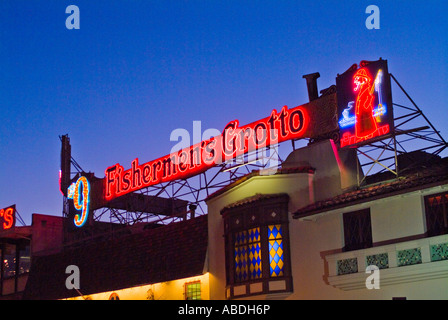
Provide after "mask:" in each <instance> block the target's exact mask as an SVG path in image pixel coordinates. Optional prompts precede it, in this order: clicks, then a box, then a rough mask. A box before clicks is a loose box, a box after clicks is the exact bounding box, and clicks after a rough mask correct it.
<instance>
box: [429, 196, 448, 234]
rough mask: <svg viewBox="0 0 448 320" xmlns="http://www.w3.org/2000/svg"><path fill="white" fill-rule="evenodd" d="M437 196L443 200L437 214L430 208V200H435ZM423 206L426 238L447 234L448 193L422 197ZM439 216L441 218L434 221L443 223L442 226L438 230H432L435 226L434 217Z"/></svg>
mask: <svg viewBox="0 0 448 320" xmlns="http://www.w3.org/2000/svg"><path fill="white" fill-rule="evenodd" d="M438 196H441V197H442V198H445V201H443V202H442V203H441V206H442V208H441V212H439V213H437V212H434V211H433V210H432V209H431V207H432V205H431V203H430V199H431V198H436V197H438ZM423 199H424V204H425V226H426V234H427V236H428V237H435V236H439V235H444V234H448V191H445V192H440V193H434V194H430V195H427V196H424V198H423ZM438 214H440V215H441V217H438V218H436V219H437V220H436V221H439V220H440V219H441V220H442V221H443V223H444V226H442V227H439V228H434V225H435V224H436V223H435V222H434V221H429V220H434V219H435V216H436V215H438Z"/></svg>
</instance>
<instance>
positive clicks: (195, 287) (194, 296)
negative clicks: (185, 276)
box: [185, 281, 201, 300]
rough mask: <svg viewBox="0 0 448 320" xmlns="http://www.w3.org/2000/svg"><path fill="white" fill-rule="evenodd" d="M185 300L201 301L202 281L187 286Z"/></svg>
mask: <svg viewBox="0 0 448 320" xmlns="http://www.w3.org/2000/svg"><path fill="white" fill-rule="evenodd" d="M185 300H201V282H200V281H196V282H189V283H186V284H185Z"/></svg>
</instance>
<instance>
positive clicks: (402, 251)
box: [325, 235, 448, 289]
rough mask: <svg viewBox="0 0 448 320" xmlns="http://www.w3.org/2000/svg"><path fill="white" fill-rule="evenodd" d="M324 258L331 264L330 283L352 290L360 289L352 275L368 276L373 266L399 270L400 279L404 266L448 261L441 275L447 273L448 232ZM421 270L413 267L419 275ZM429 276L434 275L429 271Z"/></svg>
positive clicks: (395, 275) (381, 268) (444, 263)
mask: <svg viewBox="0 0 448 320" xmlns="http://www.w3.org/2000/svg"><path fill="white" fill-rule="evenodd" d="M325 260H326V261H327V263H328V280H329V282H330V284H333V285H335V286H336V287H341V288H343V289H348V288H351V286H353V288H352V289H355V288H359V287H360V285H359V284H356V285H355V284H354V282H353V281H352V280H353V279H354V277H353V276H352V277H350V276H351V275H360V274H362V275H363V278H365V272H366V268H367V267H368V266H371V265H374V266H376V267H377V268H378V269H380V270H382V271H383V270H385V269H386V270H392V269H393V270H395V271H397V272H394V273H393V274H394V277H396V278H398V272H399V271H400V270H401V271H404V270H405V269H407V268H404V267H407V266H412V265H425V264H429V263H431V266H433V265H434V263H438V262H441V261H444V260H447V261H444V262H443V266H442V269H443V270H442V269H440V268H439V269H437V272H438V275H439V276H440V272H442V273H443V274H444V273H445V272H447V273H448V268H447V266H448V235H441V236H436V237H431V238H423V239H419V240H413V241H406V242H400V243H396V244H391V245H384V246H379V247H372V248H368V249H362V250H356V251H350V252H343V253H338V254H333V255H328V256H326V257H325ZM439 265H440V263H439ZM445 269H446V270H445ZM407 270H409V269H407ZM419 270H420V269H419ZM419 270H413V272H414V273H416V274H417V273H420V271H419ZM422 272H423V270H422ZM426 273H427V272H426ZM419 276H421V275H419ZM390 277H392V274H391V276H390ZM427 277H428V278H429V277H431V275H430V274H429V273H427ZM345 280H347V281H345ZM397 281H398V280H397ZM344 282H346V283H344ZM391 282H394V281H391Z"/></svg>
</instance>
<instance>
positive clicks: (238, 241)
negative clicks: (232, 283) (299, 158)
mask: <svg viewBox="0 0 448 320" xmlns="http://www.w3.org/2000/svg"><path fill="white" fill-rule="evenodd" d="M247 267H248V266H247V231H240V232H237V233H236V237H235V280H236V281H237V282H241V281H246V280H248V277H249V273H248V271H247V270H248V268H247Z"/></svg>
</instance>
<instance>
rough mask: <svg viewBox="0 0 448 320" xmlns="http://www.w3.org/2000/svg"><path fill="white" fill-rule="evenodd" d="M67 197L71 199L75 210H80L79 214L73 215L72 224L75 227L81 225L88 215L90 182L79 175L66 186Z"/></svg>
mask: <svg viewBox="0 0 448 320" xmlns="http://www.w3.org/2000/svg"><path fill="white" fill-rule="evenodd" d="M67 198H68V199H73V206H74V207H75V209H76V210H77V211H81V215H80V214H76V215H75V217H74V224H75V226H76V227H82V226H83V225H84V224H85V223H86V221H87V218H88V215H89V202H90V184H89V181H88V180H87V178H86V177H84V176H81V177H79V178H78V180H76V182H74V183H72V184H71V185H70V186H69V187H68V189H67Z"/></svg>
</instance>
